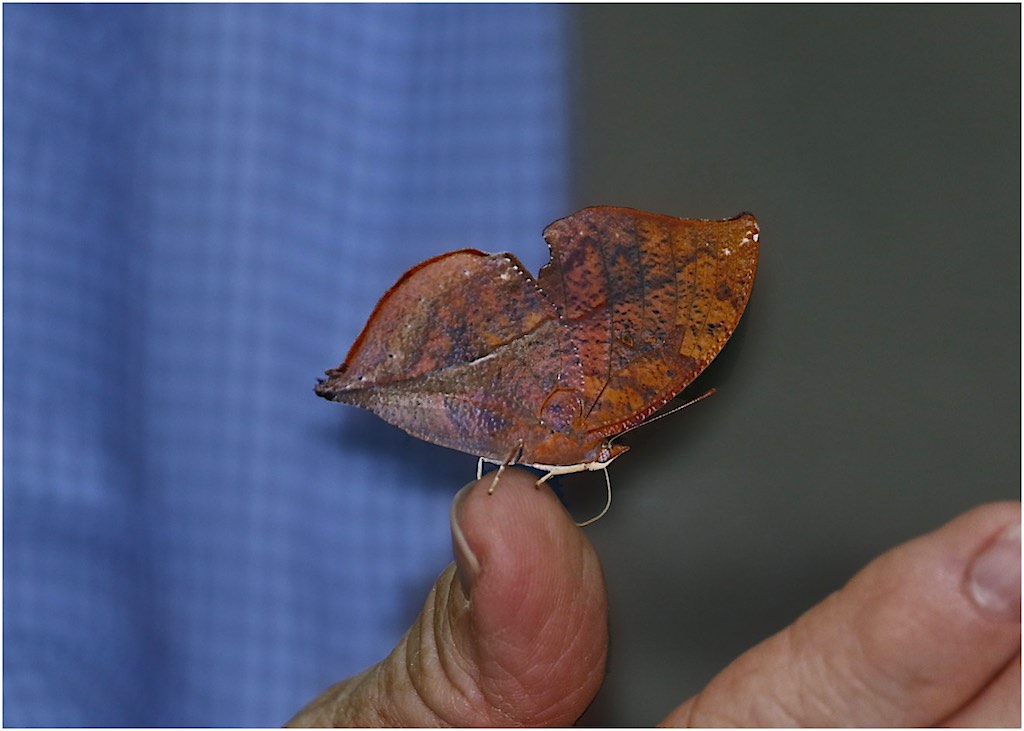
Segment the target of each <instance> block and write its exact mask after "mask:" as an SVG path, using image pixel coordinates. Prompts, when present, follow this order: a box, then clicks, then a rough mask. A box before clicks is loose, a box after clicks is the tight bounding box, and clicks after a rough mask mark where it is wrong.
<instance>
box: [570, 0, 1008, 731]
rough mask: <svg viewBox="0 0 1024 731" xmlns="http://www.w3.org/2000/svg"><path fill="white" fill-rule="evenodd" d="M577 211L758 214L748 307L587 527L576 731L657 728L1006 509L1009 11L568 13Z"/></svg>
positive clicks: (633, 439)
mask: <svg viewBox="0 0 1024 731" xmlns="http://www.w3.org/2000/svg"><path fill="white" fill-rule="evenodd" d="M577 10H578V30H579V38H580V49H581V52H580V54H579V55H578V59H579V60H578V64H577V66H576V72H575V73H576V79H577V84H578V86H577V88H579V90H580V94H579V96H577V97H576V99H577V105H576V107H575V109H574V126H573V130H574V132H575V134H574V135H573V137H572V141H573V143H574V147H573V150H574V157H573V160H574V164H573V172H574V177H573V186H574V187H573V196H574V198H573V202H574V204H584V203H586V204H593V203H606V202H609V203H610V202H614V203H617V204H621V205H631V206H637V207H640V208H645V209H648V210H655V211H659V212H663V213H670V214H673V215H687V216H714V217H726V216H732V215H735V214H736V213H739V212H740V211H741V210H749V211H752V212H753V213H755V214H756V215H757V217H758V221H759V222H760V225H761V259H760V265H759V269H758V273H757V280H756V283H755V286H754V292H753V295H752V297H751V301H750V305H749V307H748V309H747V313H746V314H745V315H744V319H743V321H742V322H741V324H740V327H739V330H738V331H737V333H736V334H735V335H734V336H733V338H732V340H731V341H730V343H729V345H728V346H727V347H726V348H725V350H724V351H723V354H722V355H721V356H720V357H719V359H718V360H717V361H716V362H715V363H714V364H712V366H711V367H710V368H709V369H708V370H707V371H706V372H705V373H704V375H703V376H702V377H701V378H700V379H699V380H698V382H697V383H695V384H694V386H693V387H692V388H691V391H692V392H693V393H700V392H702V391H703V390H706V389H707V388H710V387H715V388H716V389H718V392H717V393H716V395H715V396H713V397H712V398H711V399H709V400H707V401H704V402H702V403H700V404H698V405H696V406H694V407H692V408H690V409H687V410H685V411H684V412H682V413H680V414H677V415H675V416H673V417H671V418H670V419H665V420H662V421H659V422H658V423H657V424H654V425H652V426H651V427H649V428H647V429H640V430H638V431H636V432H633V433H631V434H630V435H629V436H628V437H626V438H625V439H624V440H623V441H624V442H626V443H628V444H630V445H631V446H632V448H633V451H631V452H630V453H629V454H628V455H626V456H625V457H623V458H622V459H621V460H620V461H618V462H616V463H615V469H614V470H613V471H612V477H613V480H614V488H615V498H616V501H615V503H614V505H613V510H612V513H611V515H610V516H609V517H608V518H606V519H605V520H602V521H601V522H599V523H597V524H596V525H594V526H593V527H591V528H588V529H587V530H588V534H589V535H590V536H591V537H592V539H593V541H594V543H595V544H596V545H597V548H598V551H599V553H600V555H601V557H602V559H603V561H604V566H605V571H606V572H607V579H608V585H609V591H610V592H611V617H612V619H611V622H612V649H611V656H610V662H609V674H608V682H607V683H606V684H605V686H604V689H603V691H602V693H601V695H600V696H599V697H598V699H597V702H596V703H595V704H594V706H593V707H592V708H591V710H590V712H589V713H588V714H587V716H586V717H585V718H584V722H591V723H594V724H602V725H603V724H610V725H618V724H631V723H638V724H641V725H643V724H652V723H656V722H657V721H658V720H659V719H660V718H661V717H662V714H663V713H664V712H665V711H666V710H667V709H668V708H670V707H672V706H673V705H674V704H675V703H677V702H678V701H679V700H681V699H683V698H686V697H688V696H689V695H691V694H692V693H694V692H696V691H697V690H699V689H700V688H701V687H702V686H703V684H704V683H706V682H707V680H708V679H709V678H710V677H711V676H712V675H713V674H714V673H715V672H716V671H717V670H718V669H720V668H721V667H723V666H724V665H726V664H727V663H728V662H729V661H730V660H731V659H732V658H733V657H735V656H736V655H737V654H738V653H740V652H742V651H743V650H744V649H746V648H748V647H750V646H751V645H753V644H754V643H756V642H757V641H758V640H760V639H762V638H764V637H766V636H767V635H769V634H771V633H773V632H775V631H777V630H779V629H781V628H782V627H783V626H785V625H787V624H789V623H790V622H791V621H792V620H793V619H795V618H796V617H797V616H798V615H799V614H800V613H802V612H803V611H804V610H806V609H807V608H809V607H810V606H811V605H812V604H814V603H816V602H817V601H819V600H820V599H822V598H823V597H824V596H825V595H827V594H828V593H829V592H831V591H833V590H835V589H837V588H839V586H841V585H842V584H843V583H844V582H845V581H846V579H848V578H849V577H850V576H851V575H852V574H853V573H854V572H855V571H856V570H857V569H858V568H859V567H860V566H862V565H863V564H865V563H866V562H867V561H869V560H870V559H871V558H872V557H873V556H875V555H877V554H879V553H881V552H882V551H884V550H886V549H887V548H889V547H891V546H893V545H895V544H897V543H900V542H902V541H904V540H906V539H908V538H910V537H912V536H915V535H918V534H920V533H922V532H925V531H928V530H930V529H932V528H934V527H936V526H938V525H939V524H941V523H943V522H944V521H946V520H948V519H950V518H952V517H953V516H955V515H957V514H959V513H960V512H962V511H964V510H966V509H967V508H969V507H971V506H973V505H977V504H979V503H982V502H985V501H988V500H1002V499H1010V498H1013V499H1019V497H1020V469H1021V464H1020V454H1021V453H1020V436H1021V435H1020V403H1021V393H1020V377H1021V371H1020V352H1021V351H1020V345H1021V343H1020V325H1021V323H1020V264H1021V259H1020V256H1021V242H1020V193H1021V190H1020V151H1021V150H1020V8H1019V7H1009V6H1000V7H996V6H988V7H978V6H974V7H955V6H913V7H909V6H829V7H824V6H813V5H811V6H808V5H801V6H789V7H775V6H756V7H752V6H728V7H725V6H713V5H712V6H709V5H701V6H664V5H659V6H643V7H635V6H630V7H624V6H606V5H600V6H589V5H588V6H583V7H580V8H578V9H577Z"/></svg>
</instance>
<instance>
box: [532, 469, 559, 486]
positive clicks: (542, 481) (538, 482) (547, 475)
mask: <svg viewBox="0 0 1024 731" xmlns="http://www.w3.org/2000/svg"><path fill="white" fill-rule="evenodd" d="M554 476H555V473H554V472H548V473H547V474H546V475H544V476H543V477H542V478H540V479H539V480H537V481H536V482H535V483H533V486H534V487H536V488H537V489H538V490H539V489H540V486H541V485H543V484H544V483H545V482H547V481H548V480H550V479H551V478H552V477H554Z"/></svg>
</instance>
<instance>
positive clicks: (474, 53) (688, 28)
mask: <svg viewBox="0 0 1024 731" xmlns="http://www.w3.org/2000/svg"><path fill="white" fill-rule="evenodd" d="M3 25H4V68H3V74H4V78H3V81H4V182H3V186H4V191H3V195H4V201H3V203H4V225H3V235H4V254H3V256H4V293H3V296H4V465H3V466H4V487H3V489H4V505H3V507H4V511H3V518H4V556H3V561H4V566H3V568H4V594H3V602H4V719H3V721H4V724H5V725H9V726H17V725H108V726H117V725H142V726H147V725H176V726H188V725H256V726H267V725H276V724H280V723H283V722H284V721H285V720H287V718H289V717H290V716H291V715H292V714H293V713H295V712H296V711H297V710H298V709H299V708H300V707H301V706H302V705H304V704H305V703H306V702H308V701H309V700H310V699H311V698H312V697H313V696H315V695H316V694H317V693H318V692H319V691H320V690H322V689H323V688H324V687H326V686H327V685H329V684H330V683H333V682H335V681H337V680H339V679H341V678H343V677H345V676H348V675H351V674H353V673H355V672H358V671H359V670H361V669H363V668H364V667H366V666H367V665H369V664H371V663H373V662H375V661H377V660H378V659H380V658H381V657H382V656H383V655H385V654H386V653H387V652H388V650H389V649H390V648H391V647H392V646H393V645H394V643H395V642H396V641H397V639H398V638H399V637H400V635H401V634H402V632H404V630H405V629H406V628H407V627H408V624H409V622H410V621H411V619H412V617H414V616H415V614H416V613H417V612H418V611H419V607H420V605H421V603H422V601H423V599H424V597H425V596H426V592H427V590H428V589H429V587H430V585H431V584H432V582H433V581H434V579H435V578H436V576H437V574H438V573H440V571H441V570H442V569H443V567H444V566H445V565H446V564H447V563H448V562H449V561H450V560H451V550H450V546H449V535H448V508H449V504H450V500H451V497H452V496H453V495H454V493H455V491H456V490H457V489H458V488H459V487H460V486H461V485H463V484H465V483H466V482H467V481H468V480H469V479H471V478H472V476H473V475H474V474H475V472H474V470H475V459H474V458H473V457H470V456H468V455H461V454H458V453H455V452H452V451H449V450H444V449H442V448H440V447H435V446H432V445H429V444H425V443H423V442H420V441H417V440H415V439H413V438H411V437H408V436H406V435H404V434H403V433H401V432H399V431H398V430H396V429H393V428H391V427H388V426H387V425H385V424H383V423H381V422H380V421H379V420H377V419H375V417H373V416H371V415H369V414H366V413H363V412H361V411H359V410H357V409H351V408H344V407H341V406H338V405H334V404H327V403H325V402H322V401H320V400H318V399H316V398H315V397H314V396H313V395H312V385H313V382H314V380H315V378H316V376H318V375H319V374H320V373H321V372H322V371H323V370H324V369H325V368H328V367H333V366H335V365H337V363H339V362H340V361H341V359H342V358H343V357H344V354H345V352H346V351H347V349H348V346H349V344H350V343H351V342H352V340H353V339H354V338H355V336H356V335H357V334H358V332H359V330H360V329H361V327H362V325H363V324H364V322H365V320H366V317H367V315H368V314H369V312H370V311H371V309H372V307H373V305H374V304H375V302H376V300H377V298H378V297H379V296H380V295H381V294H382V293H383V292H384V291H385V289H386V288H387V287H388V286H390V284H392V283H393V282H394V281H395V279H397V277H398V276H399V275H400V274H401V273H402V272H404V271H405V270H406V269H407V268H408V267H410V266H412V265H413V264H415V263H417V262H419V261H421V260H423V259H425V258H427V257H429V256H433V255H435V254H437V253H440V252H442V251H446V250H450V249H455V248H460V247H466V246H474V247H478V248H482V249H485V250H491V251H500V250H507V251H512V252H514V253H515V254H516V255H517V256H519V257H520V258H521V259H522V260H523V261H524V263H526V264H527V265H528V266H529V267H530V268H531V270H532V271H534V272H536V271H537V269H538V268H539V266H540V265H541V264H543V263H544V261H546V258H547V252H546V247H545V246H544V243H543V241H542V239H541V238H540V232H541V230H542V228H543V227H544V225H546V224H547V223H549V222H550V221H552V220H554V219H556V218H559V217H561V216H563V215H566V214H568V213H571V212H572V211H574V210H575V209H577V208H579V207H582V206H584V205H597V204H615V205H624V206H633V207H637V208H641V209H645V210H649V211H654V212H658V213H665V214H669V215H675V216H682V217H701V218H722V217H731V216H733V215H736V214H737V213H739V212H741V211H744V210H747V211H751V212H753V213H755V214H756V215H757V217H758V220H759V222H760V225H761V260H760V266H759V271H758V275H757V281H756V284H755V287H754V292H753V296H752V298H751V301H750V305H749V307H748V310H747V313H746V315H745V316H744V319H743V321H742V323H741V325H740V327H739V329H738V330H737V332H736V333H735V335H734V336H733V338H732V339H731V341H730V343H729V345H728V346H727V348H726V349H725V351H724V352H723V354H722V356H721V357H720V358H719V359H718V360H717V361H716V362H715V363H714V364H713V365H712V366H711V367H710V368H709V369H708V370H707V371H706V372H705V374H704V375H703V376H701V378H700V379H699V380H698V382H697V383H695V384H694V385H693V386H692V387H691V389H690V390H689V391H688V395H696V394H699V393H702V392H703V391H704V390H706V389H708V388H711V387H714V388H716V389H717V391H718V392H717V394H716V395H715V396H714V397H713V398H711V399H709V400H707V401H704V402H702V403H700V404H699V405H696V406H694V407H692V408H690V409H687V410H686V411H684V412H682V413H680V414H677V415H674V416H673V417H671V418H669V419H665V420H661V421H659V422H657V424H653V425H651V426H649V427H645V428H642V429H640V430H638V431H635V432H633V433H631V434H630V435H629V436H628V437H626V438H624V439H623V442H624V443H626V444H629V445H630V446H631V447H632V451H631V452H630V453H629V454H628V455H627V456H625V457H623V458H622V459H621V460H619V461H617V462H616V463H615V465H614V467H613V469H612V472H611V476H612V481H613V486H614V489H615V503H614V505H613V507H612V511H611V513H610V514H609V515H608V516H607V517H606V518H604V519H603V520H602V521H600V522H599V523H597V524H596V525H594V526H592V527H589V528H587V529H586V530H587V533H588V535H589V536H590V537H591V539H592V540H593V542H594V543H595V545H596V547H597V550H598V552H599V554H600V555H601V557H602V560H603V562H604V567H605V571H606V576H607V582H608V587H609V591H610V596H611V605H610V606H611V625H612V627H611V630H612V646H611V652H610V657H609V666H608V675H607V680H606V682H605V685H604V687H603V689H602V690H601V692H600V694H599V695H598V697H597V699H596V700H595V702H594V704H593V705H592V707H591V708H590V710H589V711H588V712H587V714H586V715H585V716H584V717H583V719H582V720H581V723H583V724H585V725H601V726H619V725H627V726H644V725H650V724H653V723H656V722H657V721H658V720H660V719H661V718H662V717H663V716H664V714H665V713H667V712H668V711H669V710H671V709H672V708H673V707H674V706H675V705H676V704H678V703H680V702H681V701H683V700H684V699H685V698H686V697H688V696H689V695H691V694H692V693H694V692H696V691H697V690H699V689H700V688H701V687H702V686H703V685H704V684H705V683H706V682H707V681H708V680H709V679H710V678H711V677H712V676H713V675H714V674H715V673H716V672H717V671H718V670H720V669H721V668H722V667H723V666H724V665H726V664H727V663H728V662H729V661H730V660H731V659H733V658H734V657H735V656H736V655H737V654H739V653H740V652H742V651H743V650H745V649H747V648H748V647H750V646H751V645H753V644H755V643H756V642H758V641H759V640H761V639H763V638H765V637H766V636H768V635H770V634H771V633H773V632H775V631H777V630H778V629H781V628H782V627H783V626H785V625H786V624H788V623H789V622H791V621H792V620H793V619H795V618H796V617H797V616H798V615H799V614H800V613H802V612H803V611H805V610H806V609H807V608H809V607H810V606H811V605H813V604H814V603H816V602H817V601H819V600H820V599H822V598H823V597H824V596H826V595H827V594H828V593H829V592H831V591H833V590H835V589H836V588H838V587H839V586H841V585H842V584H843V583H844V582H845V581H846V580H847V579H848V578H849V577H850V576H851V575H852V574H853V573H854V572H855V571H856V570H857V569H858V568H859V567H861V566H862V565H863V564H864V563H866V562H867V561H869V560H870V559H871V558H872V557H874V556H876V555H877V554H879V553H880V552H882V551H884V550H886V549H888V548H890V547H892V546H893V545H895V544H897V543H900V542H902V541H904V540H907V539H909V538H911V537H913V536H915V535H918V534H920V533H922V532H925V531H928V530H930V529H932V528H934V527H937V526H938V525H939V524H941V523H942V522H944V521H946V520H948V519H950V518H952V517H953V516H955V515H957V514H958V513H960V512H962V511H964V510H966V509H968V508H970V507H972V506H974V505H977V504H979V503H982V502H985V501H989V500H1000V499H1011V498H1014V499H1015V498H1019V497H1020V468H1021V465H1020V438H1021V434H1020V403H1021V394H1020V383H1021V371H1020V325H1021V323H1020V271H1021V267H1020V265H1021V260H1020V252H1021V244H1020V196H1021V189H1020V159H1021V158H1020V152H1021V150H1020V108H1021V107H1020V7H1019V6H1014V5H1003V6H969V7H968V6H949V5H942V6H920V5H916V6H807V5H799V6H786V7H778V6H775V7H763V6H734V5H730V6H705V5H702V6H675V5H657V6H633V5H631V6H620V5H573V6H554V5H547V6H533V5H498V6H473V5H466V6H448V5H426V6H411V5H404V6H387V7H384V6H375V5H359V6H348V5H332V6H323V5H297V6H235V5H205V6H204V5H182V6H167V5H162V6H147V7H139V6H117V7H114V6H60V5H57V6H34V5H16V6H5V7H4V10H3ZM560 489H561V490H562V491H563V493H564V495H565V498H566V501H567V502H568V503H569V506H570V508H571V509H572V510H573V511H574V512H575V513H576V514H577V515H579V516H580V517H586V516H588V515H591V514H593V513H594V512H595V511H596V509H599V508H600V505H601V501H602V500H603V495H604V491H603V480H602V478H601V476H600V475H584V476H573V477H569V478H565V479H563V480H561V481H560Z"/></svg>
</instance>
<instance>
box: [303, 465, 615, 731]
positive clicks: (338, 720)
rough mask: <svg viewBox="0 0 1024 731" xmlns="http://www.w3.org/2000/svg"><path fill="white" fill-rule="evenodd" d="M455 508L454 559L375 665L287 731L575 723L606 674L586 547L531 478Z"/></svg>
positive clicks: (478, 492)
mask: <svg viewBox="0 0 1024 731" xmlns="http://www.w3.org/2000/svg"><path fill="white" fill-rule="evenodd" d="M492 479H493V474H489V475H485V476H484V477H483V478H482V479H480V480H477V481H476V482H472V483H470V484H469V485H467V486H466V487H464V488H463V489H462V490H461V491H460V492H459V494H458V495H456V497H455V501H454V503H453V505H452V543H453V545H454V549H455V557H456V563H455V564H453V565H450V566H448V568H447V569H445V571H444V572H443V573H442V574H441V576H440V577H439V578H438V580H437V582H436V583H435V584H434V588H433V590H432V591H431V593H430V596H428V597H427V601H426V604H425V605H424V607H423V611H422V612H421V613H420V615H419V617H418V618H417V619H416V622H415V623H414V624H413V627H412V629H411V630H409V632H408V633H406V635H405V636H404V637H403V638H402V639H401V641H400V642H399V643H398V646H397V647H396V648H395V650H394V651H393V652H392V653H391V654H390V655H389V656H388V657H387V658H386V659H385V660H383V661H382V662H380V663H378V664H377V665H375V666H373V667H372V668H370V669H369V670H366V671H365V672H363V673H360V674H359V675H357V676H355V677H353V678H350V679H348V680H346V681H342V682H341V683H338V684H337V685H334V686H332V687H331V688H329V689H328V690H327V691H326V692H324V693H323V694H322V695H321V696H320V697H319V698H317V699H316V700H314V701H313V702H312V703H311V704H310V705H309V706H307V707H306V708H305V709H303V710H302V711H301V712H300V713H299V714H298V715H297V716H296V717H295V718H293V719H292V720H291V721H290V722H289V725H290V726H449V725H450V726H520V725H522V726H571V725H572V724H573V722H575V721H576V719H577V718H579V717H580V715H581V714H582V713H583V711H584V710H586V708H587V706H588V705H589V704H590V701H591V700H592V699H593V697H594V696H595V695H596V694H597V691H598V688H600V687H601V681H602V680H603V679H604V663H605V654H606V652H607V647H608V616H607V615H608V611H607V597H606V595H605V588H604V576H603V575H602V573H601V565H600V563H599V562H598V559H597V554H596V553H595V552H594V547H593V546H592V545H591V544H590V541H589V540H587V537H586V536H585V535H584V533H583V531H581V530H579V529H578V528H577V527H576V525H575V524H574V523H573V521H572V518H570V517H569V514H568V513H566V511H565V510H564V508H562V506H561V505H560V504H559V502H558V500H557V499H556V498H555V496H554V494H553V493H552V492H551V490H549V489H548V488H542V489H539V490H538V489H534V482H535V481H536V479H537V478H536V477H534V476H532V475H530V474H529V473H527V472H524V471H522V470H517V469H507V470H505V472H504V473H503V474H502V476H501V482H500V484H499V485H498V486H497V489H496V490H495V491H494V493H493V494H490V495H489V494H488V493H487V490H488V488H489V487H490V486H491V481H492Z"/></svg>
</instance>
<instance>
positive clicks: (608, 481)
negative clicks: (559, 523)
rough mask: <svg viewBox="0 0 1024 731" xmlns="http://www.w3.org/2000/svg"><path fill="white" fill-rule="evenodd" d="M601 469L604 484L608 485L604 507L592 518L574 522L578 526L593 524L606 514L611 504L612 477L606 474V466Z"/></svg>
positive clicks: (583, 526)
mask: <svg viewBox="0 0 1024 731" xmlns="http://www.w3.org/2000/svg"><path fill="white" fill-rule="evenodd" d="M601 471H602V472H604V484H605V485H607V486H608V499H607V500H606V501H605V504H604V509H603V510H601V512H600V513H598V514H597V515H595V516H594V517H593V518H589V519H587V520H584V521H583V522H582V523H577V524H576V525H577V526H578V527H580V528H585V527H586V526H588V525H593V524H594V523H596V522H597V521H599V520H601V518H603V517H604V516H605V515H607V514H608V509H609V508H611V506H612V478H611V477H609V476H608V468H607V467H605V468H604V469H603V470H601Z"/></svg>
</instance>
